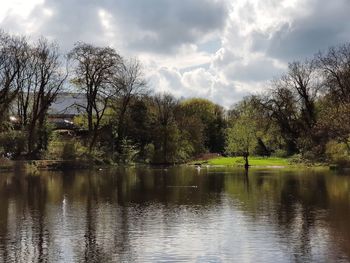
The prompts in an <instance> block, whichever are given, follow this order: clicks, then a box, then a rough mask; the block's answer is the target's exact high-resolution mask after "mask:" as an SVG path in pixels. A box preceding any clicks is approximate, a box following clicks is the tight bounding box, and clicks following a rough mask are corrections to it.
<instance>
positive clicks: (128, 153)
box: [118, 139, 139, 164]
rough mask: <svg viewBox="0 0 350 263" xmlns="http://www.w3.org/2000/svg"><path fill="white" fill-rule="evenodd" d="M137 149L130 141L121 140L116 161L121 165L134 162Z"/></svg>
mask: <svg viewBox="0 0 350 263" xmlns="http://www.w3.org/2000/svg"><path fill="white" fill-rule="evenodd" d="M138 152H139V151H138V150H137V147H136V146H135V145H134V144H133V143H132V141H131V140H128V139H123V140H122V143H121V152H120V154H119V155H118V160H119V162H121V163H124V164H127V163H131V162H133V161H134V159H135V158H136V155H137V154H138Z"/></svg>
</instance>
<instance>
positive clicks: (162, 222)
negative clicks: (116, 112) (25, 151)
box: [0, 167, 350, 262]
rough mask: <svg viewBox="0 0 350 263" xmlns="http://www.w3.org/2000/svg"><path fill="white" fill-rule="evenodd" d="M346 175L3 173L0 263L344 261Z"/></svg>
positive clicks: (348, 237) (349, 180) (348, 214)
mask: <svg viewBox="0 0 350 263" xmlns="http://www.w3.org/2000/svg"><path fill="white" fill-rule="evenodd" d="M349 188H350V176H347V175H346V174H345V175H339V174H331V173H330V172H329V171H318V172H316V171H314V172H312V171H311V170H307V171H305V170H293V171H286V170H267V169H260V170H259V169H255V170H254V169H249V174H248V171H247V172H245V171H244V169H242V170H239V169H232V168H210V169H201V171H200V173H198V171H197V170H196V169H194V168H192V167H174V168H168V170H167V171H165V170H164V169H161V168H157V169H151V168H120V169H117V170H113V171H76V172H74V171H70V172H41V173H40V174H37V175H28V174H24V173H19V172H17V173H11V174H3V175H2V176H1V177H0V198H1V200H2V202H1V203H0V257H1V259H2V261H5V262H27V261H33V262H45V261H50V262H52V261H55V262H74V261H85V262H115V261H145V262H154V261H162V260H165V261H169V260H170V261H171V260H173V261H193V260H203V261H208V260H209V261H210V260H214V261H230V260H232V259H235V260H240V261H244V259H245V258H246V257H247V256H249V258H250V260H253V261H254V260H259V261H260V262H269V261H271V260H278V261H282V262H295V261H300V262H303V261H314V262H320V261H321V262H322V261H323V262H330V261H339V260H343V261H349V258H350V252H349V251H350V226H349V224H348V222H349V220H350V189H349Z"/></svg>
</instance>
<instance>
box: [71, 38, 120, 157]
mask: <svg viewBox="0 0 350 263" xmlns="http://www.w3.org/2000/svg"><path fill="white" fill-rule="evenodd" d="M69 57H70V58H71V59H73V61H74V62H75V68H74V78H73V79H72V82H73V83H74V84H75V85H76V87H77V88H78V90H79V91H80V92H82V93H84V95H85V98H86V104H85V105H77V106H79V107H81V108H83V110H84V111H85V113H86V114H87V118H88V130H89V134H90V138H91V140H90V145H89V149H90V151H91V150H92V149H93V147H94V146H95V144H96V140H97V136H98V132H99V129H100V124H101V120H102V118H103V117H104V114H105V111H106V108H107V106H108V104H109V101H110V99H111V97H112V96H113V95H114V93H115V92H116V91H115V89H113V88H112V80H114V79H115V77H116V75H117V72H118V71H119V67H120V65H121V57H120V56H119V55H118V54H117V52H116V51H115V50H114V49H112V48H109V47H96V46H93V45H90V44H86V43H77V44H76V46H75V47H74V49H73V50H72V51H71V52H70V53H69Z"/></svg>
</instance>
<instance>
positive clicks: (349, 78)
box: [316, 43, 350, 104]
mask: <svg viewBox="0 0 350 263" xmlns="http://www.w3.org/2000/svg"><path fill="white" fill-rule="evenodd" d="M316 59H317V65H318V67H319V68H320V69H321V70H322V72H323V75H324V77H325V87H326V89H327V90H328V91H329V93H330V94H331V96H332V97H333V99H334V100H336V102H340V103H343V104H346V103H350V43H347V44H344V45H341V46H339V47H331V48H330V49H329V50H328V52H327V53H325V54H323V53H321V52H319V53H318V54H317V56H316Z"/></svg>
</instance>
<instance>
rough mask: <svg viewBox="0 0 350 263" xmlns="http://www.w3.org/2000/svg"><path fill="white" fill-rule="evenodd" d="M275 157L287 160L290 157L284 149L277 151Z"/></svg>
mask: <svg viewBox="0 0 350 263" xmlns="http://www.w3.org/2000/svg"><path fill="white" fill-rule="evenodd" d="M273 156H274V157H279V158H286V157H288V153H287V151H286V150H284V149H277V150H276V151H275V152H274V153H273Z"/></svg>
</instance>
